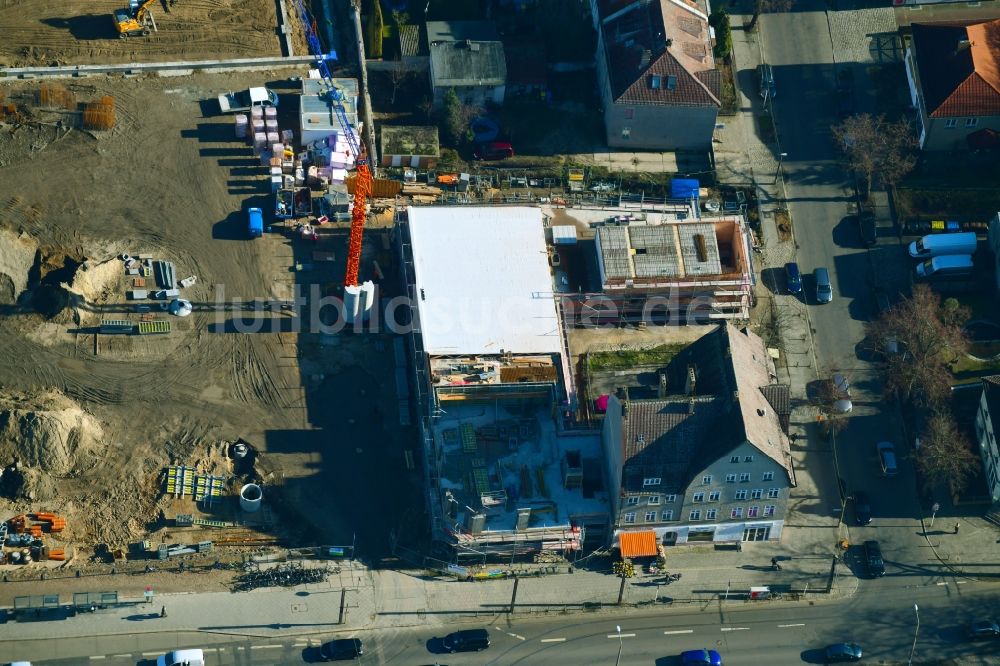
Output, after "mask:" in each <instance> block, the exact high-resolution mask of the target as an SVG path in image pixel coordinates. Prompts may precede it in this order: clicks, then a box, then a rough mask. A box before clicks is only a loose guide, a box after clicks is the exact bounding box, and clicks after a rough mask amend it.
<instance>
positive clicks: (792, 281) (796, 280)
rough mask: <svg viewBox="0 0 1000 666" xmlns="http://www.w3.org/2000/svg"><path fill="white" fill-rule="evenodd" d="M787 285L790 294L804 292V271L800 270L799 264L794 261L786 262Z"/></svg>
mask: <svg viewBox="0 0 1000 666" xmlns="http://www.w3.org/2000/svg"><path fill="white" fill-rule="evenodd" d="M785 285H786V286H787V287H788V293H789V294H801V293H802V273H800V272H799V265H798V264H797V263H795V262H794V261H792V262H789V263H787V264H785Z"/></svg>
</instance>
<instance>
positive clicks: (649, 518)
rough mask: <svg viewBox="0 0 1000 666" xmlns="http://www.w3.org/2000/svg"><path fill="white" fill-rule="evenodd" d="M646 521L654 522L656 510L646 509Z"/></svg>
mask: <svg viewBox="0 0 1000 666" xmlns="http://www.w3.org/2000/svg"><path fill="white" fill-rule="evenodd" d="M646 522H647V523H655V522H656V512H655V511H647V512H646Z"/></svg>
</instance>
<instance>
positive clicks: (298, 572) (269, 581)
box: [232, 562, 327, 592]
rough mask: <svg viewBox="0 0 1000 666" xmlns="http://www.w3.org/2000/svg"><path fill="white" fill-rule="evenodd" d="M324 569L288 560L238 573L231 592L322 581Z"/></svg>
mask: <svg viewBox="0 0 1000 666" xmlns="http://www.w3.org/2000/svg"><path fill="white" fill-rule="evenodd" d="M326 574H327V572H326V570H324V569H316V568H306V567H304V566H302V564H301V563H299V562H288V563H286V564H279V565H278V566H276V567H271V568H267V569H257V570H254V571H247V572H246V573H243V574H240V575H239V576H237V577H236V580H234V581H233V585H232V590H233V592H250V591H251V590H256V589H257V588H260V587H295V586H296V585H305V584H307V583H322V582H323V581H324V580H326Z"/></svg>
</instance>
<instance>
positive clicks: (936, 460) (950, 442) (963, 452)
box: [916, 413, 979, 496]
mask: <svg viewBox="0 0 1000 666" xmlns="http://www.w3.org/2000/svg"><path fill="white" fill-rule="evenodd" d="M916 463H917V468H918V469H919V470H920V473H921V475H922V476H923V478H924V483H925V484H926V485H927V486H928V488H933V487H935V486H938V485H947V486H948V491H949V492H950V493H951V495H952V496H954V495H957V494H958V493H960V492H962V491H963V490H965V488H966V486H968V484H969V480H970V479H971V478H972V475H973V474H974V473H975V471H976V467H977V465H978V464H979V459H978V458H977V457H976V456H975V455H974V454H973V453H972V449H971V448H970V447H969V440H968V438H967V437H966V436H965V433H964V432H962V430H961V429H960V428H959V427H958V424H957V423H956V422H955V419H954V418H953V417H952V416H951V414H947V413H939V414H935V415H934V416H932V417H931V419H930V421H928V422H927V430H926V432H925V433H924V435H923V437H921V438H920V448H919V449H918V450H917V456H916Z"/></svg>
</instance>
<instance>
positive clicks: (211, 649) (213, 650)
mask: <svg viewBox="0 0 1000 666" xmlns="http://www.w3.org/2000/svg"><path fill="white" fill-rule="evenodd" d="M218 649H219V648H202V649H201V651H202V652H215V651H216V650H218Z"/></svg>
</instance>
